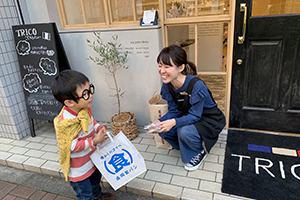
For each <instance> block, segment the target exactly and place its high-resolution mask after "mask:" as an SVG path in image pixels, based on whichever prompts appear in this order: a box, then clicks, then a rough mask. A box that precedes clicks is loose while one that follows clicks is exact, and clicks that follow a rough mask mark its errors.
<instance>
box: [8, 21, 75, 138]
mask: <svg viewBox="0 0 300 200" xmlns="http://www.w3.org/2000/svg"><path fill="white" fill-rule="evenodd" d="M12 29H13V33H14V39H15V43H16V51H17V55H18V60H19V65H20V71H21V78H22V86H23V90H24V94H25V101H26V107H27V113H28V118H29V119H31V126H32V127H31V135H32V136H35V133H34V127H33V123H32V122H33V120H32V119H44V120H49V121H52V120H53V119H54V117H55V116H56V115H57V114H58V113H59V111H60V110H61V108H62V104H61V103H59V102H58V101H57V100H56V99H55V98H54V97H53V95H52V91H51V87H50V86H51V81H52V80H53V79H54V78H55V77H56V75H58V73H59V72H60V71H62V70H64V69H70V66H69V62H68V60H67V57H66V54H65V51H64V49H63V46H62V42H61V40H60V37H59V34H58V31H57V28H56V25H55V23H44V24H28V25H20V26H13V27H12Z"/></svg>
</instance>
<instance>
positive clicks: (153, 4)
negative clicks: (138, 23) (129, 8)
mask: <svg viewBox="0 0 300 200" xmlns="http://www.w3.org/2000/svg"><path fill="white" fill-rule="evenodd" d="M135 2H136V12H137V19H140V18H143V14H144V11H145V10H156V11H157V12H158V10H159V7H158V0H136V1H135Z"/></svg>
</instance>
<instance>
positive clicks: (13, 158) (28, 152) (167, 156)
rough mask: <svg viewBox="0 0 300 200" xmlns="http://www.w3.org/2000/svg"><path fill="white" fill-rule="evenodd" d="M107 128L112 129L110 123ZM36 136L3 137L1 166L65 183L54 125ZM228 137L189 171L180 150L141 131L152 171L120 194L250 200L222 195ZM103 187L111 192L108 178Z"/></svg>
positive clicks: (138, 140) (141, 143)
mask: <svg viewBox="0 0 300 200" xmlns="http://www.w3.org/2000/svg"><path fill="white" fill-rule="evenodd" d="M107 126H108V127H110V125H109V124H107ZM36 135H37V136H36V137H31V136H28V137H27V138H24V139H23V140H13V139H7V138H1V139H0V164H1V165H4V166H10V167H12V168H16V169H22V170H25V171H30V172H35V173H39V174H44V175H49V176H53V177H57V178H60V179H62V180H63V175H62V173H61V169H60V165H59V156H58V147H57V141H56V139H55V133H54V128H53V124H51V123H47V124H46V125H45V126H43V127H42V128H40V129H39V130H37V131H36ZM226 137H227V132H226V131H223V132H222V133H221V134H220V138H219V140H218V142H217V143H216V145H215V146H214V147H213V149H212V150H211V152H210V154H209V155H208V156H207V157H206V159H205V160H204V162H203V164H202V165H201V166H200V168H199V169H198V170H196V171H194V172H187V171H186V170H184V168H183V163H182V161H181V158H180V152H179V151H177V150H174V149H172V150H168V149H158V148H156V146H155V141H154V139H153V135H151V134H148V133H146V132H145V130H143V129H142V128H140V132H139V135H138V137H137V138H135V139H134V140H132V141H131V142H132V143H133V144H134V146H135V147H136V148H137V149H138V150H139V152H140V153H141V154H142V156H143V157H144V159H145V162H146V165H147V169H148V170H147V171H146V172H145V173H143V174H142V175H140V176H139V177H137V178H135V179H134V180H132V181H131V182H129V183H128V184H126V185H125V186H123V187H121V188H120V189H119V190H118V191H120V192H127V193H134V194H138V195H143V196H146V197H150V198H157V199H178V200H179V199H182V200H187V199H190V200H192V199H195V200H206V199H207V200H236V199H246V198H242V197H236V196H232V195H228V194H224V193H222V192H221V183H222V172H223V164H224V154H225V146H226ZM1 176H2V175H1ZM35 181H37V182H38V180H35ZM54 184H55V182H54ZM101 185H102V186H103V188H108V189H111V187H110V185H109V184H108V182H107V181H106V180H105V179H103V180H102V182H101ZM61 189H62V190H64V189H66V187H61ZM69 189H70V188H69ZM58 194H59V193H58ZM74 195H75V194H74ZM74 197H75V196H73V198H74ZM119 199H123V198H119Z"/></svg>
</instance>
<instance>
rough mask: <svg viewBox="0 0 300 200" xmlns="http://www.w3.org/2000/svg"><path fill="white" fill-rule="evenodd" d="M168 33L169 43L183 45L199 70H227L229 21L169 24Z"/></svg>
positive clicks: (190, 59)
mask: <svg viewBox="0 0 300 200" xmlns="http://www.w3.org/2000/svg"><path fill="white" fill-rule="evenodd" d="M167 35H168V37H167V41H168V45H171V44H176V45H178V46H181V47H183V48H184V49H185V50H186V52H187V54H188V60H189V61H192V62H194V63H195V64H196V65H197V71H198V72H226V57H227V38H228V24H227V23H223V22H214V23H200V24H190V25H180V26H168V27H167ZM195 38H196V39H195Z"/></svg>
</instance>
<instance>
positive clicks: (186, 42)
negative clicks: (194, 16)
mask: <svg viewBox="0 0 300 200" xmlns="http://www.w3.org/2000/svg"><path fill="white" fill-rule="evenodd" d="M172 44H176V45H178V46H181V47H183V48H184V49H185V51H186V53H187V56H188V61H191V62H193V63H195V25H182V26H168V45H172Z"/></svg>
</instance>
